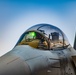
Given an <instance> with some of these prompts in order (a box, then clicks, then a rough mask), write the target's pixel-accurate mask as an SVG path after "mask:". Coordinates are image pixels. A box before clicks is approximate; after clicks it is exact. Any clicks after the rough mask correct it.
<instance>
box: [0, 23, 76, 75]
mask: <svg viewBox="0 0 76 75" xmlns="http://www.w3.org/2000/svg"><path fill="white" fill-rule="evenodd" d="M75 49H76V34H75V42H74V48H73V47H72V46H71V45H70V44H69V42H68V40H67V38H66V36H65V34H64V33H63V31H62V30H61V29H59V28H58V27H55V26H53V25H50V24H37V25H34V26H32V27H30V28H29V29H27V30H26V31H25V32H24V33H23V34H22V35H21V37H20V39H19V41H18V42H17V44H16V45H15V47H14V48H13V49H12V50H11V51H10V52H8V53H6V54H5V55H3V56H2V57H0V75H76V50H75Z"/></svg>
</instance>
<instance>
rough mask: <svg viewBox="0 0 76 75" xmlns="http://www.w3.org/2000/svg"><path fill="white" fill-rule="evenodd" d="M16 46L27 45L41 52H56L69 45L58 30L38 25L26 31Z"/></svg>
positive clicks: (49, 26)
mask: <svg viewBox="0 0 76 75" xmlns="http://www.w3.org/2000/svg"><path fill="white" fill-rule="evenodd" d="M17 45H29V46H31V47H33V48H36V49H41V50H56V49H64V48H67V47H68V45H69V43H68V41H67V38H66V36H65V35H64V33H63V32H62V31H61V30H60V29H59V28H57V27H55V26H53V25H49V24H38V25H35V26H32V27H31V28H29V29H27V30H26V32H25V33H23V34H22V36H21V37H20V40H19V41H18V43H17Z"/></svg>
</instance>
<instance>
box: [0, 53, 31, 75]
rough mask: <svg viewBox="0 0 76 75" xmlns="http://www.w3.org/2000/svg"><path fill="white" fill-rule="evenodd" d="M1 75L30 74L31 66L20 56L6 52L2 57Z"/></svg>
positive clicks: (0, 62)
mask: <svg viewBox="0 0 76 75" xmlns="http://www.w3.org/2000/svg"><path fill="white" fill-rule="evenodd" d="M0 75H30V68H29V66H28V64H27V63H26V62H25V61H24V60H22V59H20V58H19V57H17V56H13V55H8V54H6V55H5V56H3V57H1V58H0Z"/></svg>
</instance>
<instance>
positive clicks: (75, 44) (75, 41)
mask: <svg viewBox="0 0 76 75" xmlns="http://www.w3.org/2000/svg"><path fill="white" fill-rule="evenodd" d="M74 49H75V50H76V33H75V40H74Z"/></svg>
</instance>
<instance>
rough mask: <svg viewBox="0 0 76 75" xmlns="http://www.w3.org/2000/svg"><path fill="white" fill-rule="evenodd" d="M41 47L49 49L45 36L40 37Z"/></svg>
mask: <svg viewBox="0 0 76 75" xmlns="http://www.w3.org/2000/svg"><path fill="white" fill-rule="evenodd" d="M39 48H41V49H47V42H46V40H45V39H44V37H41V39H40V42H39Z"/></svg>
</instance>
